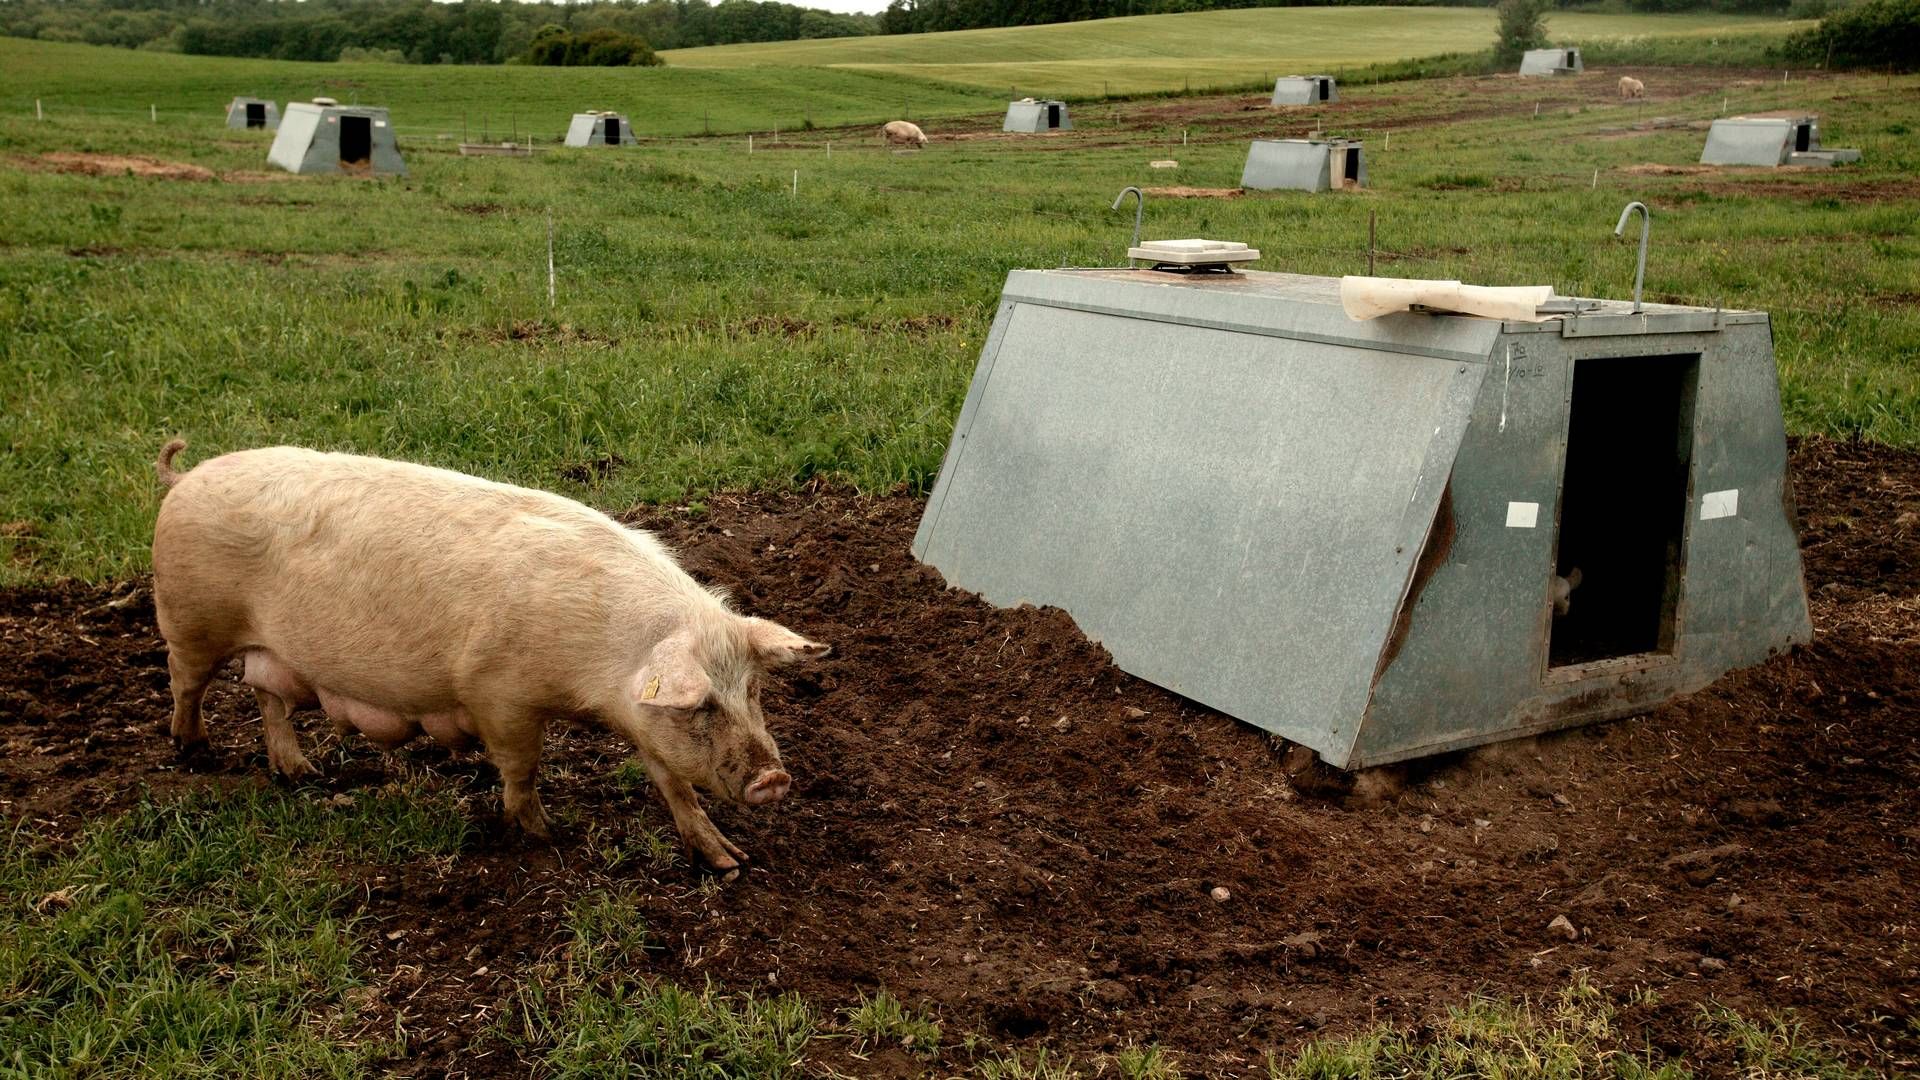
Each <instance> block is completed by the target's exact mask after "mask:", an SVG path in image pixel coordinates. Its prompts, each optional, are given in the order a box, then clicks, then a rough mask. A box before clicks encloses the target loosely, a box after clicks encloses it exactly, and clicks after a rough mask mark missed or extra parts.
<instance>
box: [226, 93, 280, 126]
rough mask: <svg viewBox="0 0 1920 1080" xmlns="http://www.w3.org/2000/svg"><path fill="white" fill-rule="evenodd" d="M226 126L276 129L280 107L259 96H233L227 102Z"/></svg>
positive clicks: (278, 123)
mask: <svg viewBox="0 0 1920 1080" xmlns="http://www.w3.org/2000/svg"><path fill="white" fill-rule="evenodd" d="M227 126H228V127H230V128H255V129H261V130H266V131H277V130H279V128H280V107H279V106H277V105H275V104H274V103H273V102H271V101H264V100H262V99H260V98H252V97H237V98H234V99H233V100H232V101H229V102H227Z"/></svg>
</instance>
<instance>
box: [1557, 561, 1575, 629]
mask: <svg viewBox="0 0 1920 1080" xmlns="http://www.w3.org/2000/svg"><path fill="white" fill-rule="evenodd" d="M1579 587H1580V568H1579V567H1577V566H1576V567H1574V568H1573V569H1571V570H1569V571H1567V576H1565V577H1561V576H1560V575H1558V574H1555V575H1554V576H1553V614H1554V617H1555V618H1559V617H1562V616H1564V615H1566V613H1567V612H1569V611H1572V610H1573V590H1575V589H1577V588H1579Z"/></svg>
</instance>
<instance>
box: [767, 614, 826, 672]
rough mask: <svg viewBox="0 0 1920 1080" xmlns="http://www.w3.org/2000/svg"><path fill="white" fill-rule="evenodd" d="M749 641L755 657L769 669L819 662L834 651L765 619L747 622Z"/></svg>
mask: <svg viewBox="0 0 1920 1080" xmlns="http://www.w3.org/2000/svg"><path fill="white" fill-rule="evenodd" d="M747 641H748V642H749V643H751V644H752V646H753V655H754V656H755V657H757V658H758V659H759V660H760V662H761V663H763V664H765V665H767V666H768V667H778V666H780V665H781V664H791V663H793V662H795V661H797V660H818V659H819V658H820V657H822V656H825V655H827V654H828V653H830V652H832V651H833V646H831V645H822V644H820V643H819V642H817V641H808V640H807V639H806V638H803V637H801V636H800V635H799V634H796V633H794V632H793V631H791V630H789V629H787V628H786V627H784V626H781V625H780V624H779V623H776V622H768V621H767V620H765V619H748V620H747Z"/></svg>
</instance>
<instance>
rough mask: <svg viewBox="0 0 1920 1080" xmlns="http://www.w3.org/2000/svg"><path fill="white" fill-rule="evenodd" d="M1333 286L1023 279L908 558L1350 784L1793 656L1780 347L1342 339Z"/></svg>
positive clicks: (1213, 276)
mask: <svg viewBox="0 0 1920 1080" xmlns="http://www.w3.org/2000/svg"><path fill="white" fill-rule="evenodd" d="M1339 286H1340V283H1339V280H1338V279H1335V278H1321V277H1305V276H1299V275H1294V274H1276V273H1261V272H1248V273H1239V272H1221V271H1218V270H1215V271H1214V272H1209V273H1197V274H1179V273H1170V272H1166V271H1163V270H1121V269H1114V270H1090V271H1073V270H1045V271H1028V270H1016V271H1014V272H1013V273H1011V274H1010V275H1008V278H1007V282H1006V288H1005V291H1004V292H1003V294H1002V296H1001V300H1000V307H999V312H998V315H997V317H996V318H995V320H994V323H993V328H992V330H991V331H990V333H989V334H988V336H987V340H986V343H985V347H984V348H983V350H982V351H981V354H980V361H979V366H978V367H977V368H976V369H975V372H974V377H973V383H972V387H971V389H970V390H969V391H968V394H967V398H966V402H965V404H964V405H963V406H962V407H961V410H960V416H959V420H958V423H957V424H956V426H955V430H954V435H953V441H952V443H951V444H950V446H949V447H948V450H947V455H946V461H945V463H944V464H943V465H942V467H941V470H940V477H939V480H938V482H937V483H936V485H935V486H934V490H933V494H932V496H931V498H930V499H929V500H928V503H927V509H926V512H925V516H924V517H923V518H922V520H921V522H920V528H919V532H918V534H917V535H916V536H915V538H914V546H913V550H914V554H915V555H916V556H917V557H919V558H920V559H921V560H923V561H925V562H926V563H928V564H930V565H931V566H933V567H935V568H936V569H938V570H939V571H940V572H941V573H942V574H943V575H945V577H946V580H947V581H948V583H949V584H951V585H954V586H957V587H960V588H964V589H970V590H973V591H975V592H978V593H980V594H981V595H982V596H983V597H985V598H986V599H987V600H988V601H989V602H991V603H994V604H998V605H1002V606H1012V605H1018V604H1027V603H1031V604H1039V605H1052V606H1057V607H1060V608H1063V609H1064V610H1066V611H1067V612H1068V613H1069V614H1070V615H1071V616H1072V617H1073V618H1074V619H1075V620H1076V621H1077V622H1078V624H1079V626H1080V628H1081V629H1082V630H1083V631H1084V632H1085V633H1086V634H1087V635H1088V637H1090V638H1092V639H1094V640H1096V641H1098V642H1101V643H1102V644H1104V645H1105V646H1106V648H1107V649H1108V650H1109V651H1111V653H1112V654H1113V658H1114V662H1115V663H1117V664H1118V665H1119V666H1120V667H1121V668H1123V669H1125V670H1127V671H1129V672H1131V673H1133V674H1134V675H1136V676H1139V677H1140V678H1143V679H1146V680H1148V681H1150V682H1153V683H1157V684H1159V685H1160V686H1163V687H1166V688H1167V689H1169V690H1172V691H1174V692H1176V693H1179V694H1183V695H1185V696H1187V697H1189V698H1191V699H1193V700H1195V701H1198V702H1200V703H1203V704H1205V705H1208V706H1211V707H1213V708H1216V709H1219V710H1220V711H1222V712H1225V713H1228V714H1230V715H1232V716H1236V717H1238V718H1240V719H1241V720H1244V721H1246V722H1247V723H1250V724H1254V725H1256V726H1258V727H1261V728H1264V729H1266V730H1268V731H1271V732H1275V733H1277V734H1279V735H1282V736H1284V737H1286V738H1288V739H1291V740H1293V741H1295V742H1298V743H1301V744H1304V745H1306V746H1308V747H1311V748H1313V749H1314V750H1316V751H1318V752H1319V754H1320V755H1321V757H1322V758H1323V759H1324V760H1326V761H1327V762H1329V763H1331V764H1333V765H1336V766H1340V767H1344V768H1357V767H1361V766H1367V765H1374V764H1380V763H1385V762H1392V761H1397V760H1402V759H1407V758H1413V757H1419V756H1422V755H1427V754H1432V753H1436V752H1440V751H1446V750H1451V749H1457V748H1461V747H1468V746H1474V745H1478V744H1482V743H1488V742H1493V741H1496V740H1501V739H1507V738H1512V737H1515V736H1521V735H1527V734H1532V733H1536V732H1541V731H1545V730H1548V729H1552V728H1559V727H1566V726H1570V725H1575V724H1583V723H1587V722H1590V721H1597V720H1604V719H1608V718H1613V717H1619V716H1625V715H1629V714H1632V713H1636V712H1640V711H1644V710H1646V709H1650V708H1653V707H1655V706H1657V705H1659V704H1661V703H1662V702H1664V701H1666V700H1668V699H1670V698H1672V697H1674V696H1675V695H1679V694H1685V693H1689V692H1692V691H1695V690H1698V689H1700V688H1702V687H1704V686H1706V685H1707V684H1709V683H1711V682H1712V681H1713V680H1715V679H1717V678H1718V677H1720V676H1721V675H1722V674H1723V673H1725V672H1727V671H1729V670H1731V669H1734V668H1739V667H1742V666H1746V665H1750V664H1754V663H1757V662H1759V661H1761V660H1764V659H1765V658H1766V657H1768V656H1769V655H1771V654H1772V653H1774V652H1776V651H1777V650H1781V649H1785V648H1787V647H1788V646H1790V645H1792V644H1794V643H1796V642H1804V641H1806V640H1808V638H1809V637H1810V634H1811V629H1810V625H1809V622H1808V614H1807V601H1806V594H1805V586H1804V585H1803V583H1802V578H1801V567H1800V553H1799V548H1798V544H1797V540H1796V535H1795V525H1794V521H1793V515H1792V511H1791V506H1792V498H1791V494H1790V491H1789V488H1788V479H1787V472H1786V465H1787V448H1786V439H1785V433H1784V430H1783V426H1782V422H1781V415H1780V399H1779V391H1778V386H1777V379H1776V374H1775V368H1774V360H1773V349H1772V344H1771V333H1770V327H1769V324H1768V318H1767V316H1766V314H1765V313H1763V312H1758V311H1715V310H1707V309H1701V308H1689V307H1675V306H1668V305H1658V304H1650V305H1646V307H1645V310H1644V311H1642V312H1640V313H1638V314H1635V313H1633V312H1632V310H1631V306H1630V305H1628V304H1626V303H1621V302H1615V301H1584V302H1579V303H1578V304H1577V305H1575V306H1576V307H1577V308H1578V309H1579V310H1578V313H1577V314H1563V315H1559V316H1552V317H1549V318H1547V320H1546V321H1543V322H1507V321H1501V320H1495V319H1483V318H1475V317H1470V316H1458V315H1437V314H1428V313H1421V312H1416V311H1403V312H1400V313H1398V314H1391V315H1386V316H1383V317H1381V318H1377V319H1372V320H1369V321H1365V322H1356V321H1353V320H1351V319H1349V318H1348V317H1347V315H1346V314H1345V312H1344V311H1343V310H1342V308H1341V304H1340V300H1339ZM1576 570H1578V571H1579V573H1577V574H1576V573H1575V572H1574V571H1576ZM1570 581H1578V582H1580V584H1579V585H1578V587H1576V588H1574V589H1573V590H1572V592H1571V595H1570V597H1566V598H1567V600H1568V604H1567V609H1566V613H1565V614H1564V615H1562V614H1557V613H1556V603H1555V601H1556V600H1557V599H1559V598H1561V597H1562V596H1564V595H1565V593H1564V589H1565V588H1566V585H1567V583H1568V582H1570Z"/></svg>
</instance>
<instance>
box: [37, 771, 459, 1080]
mask: <svg viewBox="0 0 1920 1080" xmlns="http://www.w3.org/2000/svg"><path fill="white" fill-rule="evenodd" d="M466 836H467V825H466V819H465V817H464V815H463V814H461V812H460V811H459V809H458V807H457V806H454V805H453V804H452V802H451V800H450V798H446V797H441V796H437V795H434V794H432V793H430V792H424V791H420V790H413V789H407V788H401V787H394V788H389V789H384V790H381V791H378V792H361V793H359V794H357V795H356V796H355V797H354V798H353V800H352V801H351V803H350V804H349V805H345V806H334V805H323V804H322V803H321V802H320V800H319V799H317V798H315V797H312V796H310V795H302V794H298V793H288V792H282V791H278V790H274V789H267V788H256V789H251V790H245V791H237V792H224V793H222V792H198V793H195V794H193V795H189V796H187V797H185V798H181V799H175V800H169V801H161V800H156V799H152V798H143V799H142V800H141V801H140V802H139V803H138V804H136V805H135V806H134V808H133V809H132V810H130V811H129V812H127V813H126V814H124V815H121V816H119V817H115V818H112V819H109V820H105V821H100V822H96V823H94V824H92V825H90V826H89V827H88V828H87V829H86V831H85V832H83V833H82V834H80V835H79V836H78V837H76V838H75V839H73V840H72V841H71V842H70V843H47V842H44V841H39V840H36V839H34V838H33V837H31V836H29V835H27V834H26V833H24V832H21V831H16V832H14V833H12V834H10V835H8V836H6V837H4V838H3V839H0V897H3V898H4V900H0V1047H4V1048H5V1050H4V1051H0V1054H4V1057H0V1072H5V1073H7V1074H9V1075H17V1076H23V1077H24V1076H89V1077H94V1076H98V1077H134V1076H140V1077H209V1078H211V1077H224V1076H241V1075H245V1076H346V1075H354V1074H356V1073H357V1072H358V1071H359V1067H360V1065H361V1063H362V1062H364V1061H366V1060H367V1059H368V1058H370V1057H375V1056H378V1055H380V1054H381V1053H383V1052H386V1051H388V1050H391V1049H393V1047H392V1045H391V1044H390V1043H389V1042H388V1041H387V1040H384V1039H381V1038H378V1037H374V1036H372V1035H370V1034H368V1033H363V1032H360V1031H359V1027H358V1021H357V1014H356V1009H355V1007H354V1005H353V1004H352V997H351V995H350V993H349V991H351V990H353V989H354V988H355V987H356V986H357V985H358V984H359V980H358V976H357V973H356V971H355V968H354V963H353V961H354V956H355V954H356V952H357V944H356V941H355V935H354V932H353V925H352V920H351V919H347V918H343V917H342V916H341V915H340V914H339V910H340V906H341V903H342V902H343V901H344V900H345V899H346V898H347V896H348V888H347V885H346V883H345V882H343V881H341V880H340V879H339V878H338V877H337V876H336V875H335V874H334V872H333V871H332V866H333V865H336V864H338V863H340V862H343V861H344V862H380V863H386V862H391V861H395V860H404V859H408V858H413V857H419V856H427V855H443V854H447V853H450V852H453V851H457V850H458V849H459V848H460V846H461V845H462V843H463V842H464V841H465V839H466Z"/></svg>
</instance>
